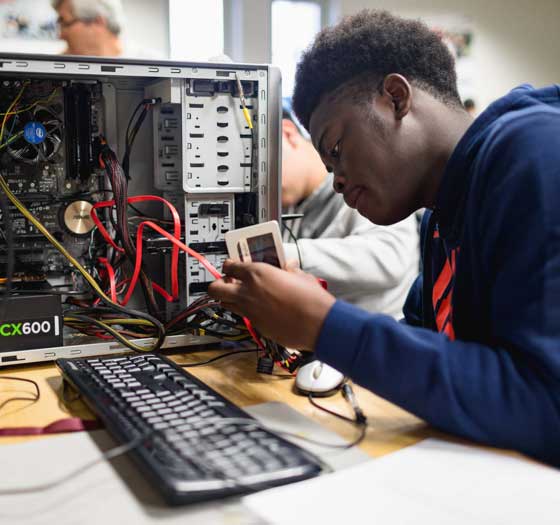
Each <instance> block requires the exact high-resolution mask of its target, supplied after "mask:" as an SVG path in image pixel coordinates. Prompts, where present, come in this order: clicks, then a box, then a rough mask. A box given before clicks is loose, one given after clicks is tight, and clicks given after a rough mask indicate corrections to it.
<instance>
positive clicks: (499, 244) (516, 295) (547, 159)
mask: <svg viewBox="0 0 560 525" xmlns="http://www.w3.org/2000/svg"><path fill="white" fill-rule="evenodd" d="M504 128H505V129H507V131H505V130H504V129H498V131H497V132H496V134H495V135H494V136H493V137H490V138H489V139H488V140H487V141H486V146H484V147H483V148H482V150H481V152H480V155H479V158H480V159H481V162H480V164H479V166H478V167H477V170H478V173H479V174H483V175H484V176H483V177H480V179H482V180H484V181H485V182H484V187H483V188H478V190H479V191H476V192H475V195H474V196H472V199H476V210H477V212H478V213H477V214H474V213H472V214H471V215H470V218H467V221H469V225H470V226H471V230H474V232H475V233H474V234H473V237H474V238H473V239H471V240H470V241H468V242H471V243H472V247H473V253H474V254H475V255H476V256H477V260H476V261H475V262H474V265H475V266H474V267H472V268H470V271H471V272H477V278H478V279H479V280H480V281H481V282H482V283H487V285H488V287H489V292H488V293H489V297H490V299H489V305H490V306H489V311H488V312H486V311H484V312H481V311H477V312H473V318H475V319H476V318H479V319H480V320H481V322H484V323H488V326H489V328H488V333H489V334H490V336H489V340H488V341H484V342H474V341H461V340H457V341H450V340H449V339H448V338H447V337H446V336H445V335H443V334H438V333H435V332H432V331H429V330H426V329H423V328H419V327H412V326H407V325H405V324H402V323H397V322H395V321H394V320H392V319H391V318H388V317H386V316H383V315H380V314H374V315H371V314H368V313H366V312H363V311H360V310H358V309H356V308H354V307H352V306H350V305H348V304H346V303H343V302H340V301H339V302H337V303H335V304H334V306H333V307H332V309H331V311H330V312H329V314H328V316H327V318H326V319H325V322H324V325H323V328H322V331H321V333H320V335H319V338H318V341H317V343H316V349H315V350H316V354H317V357H318V359H321V360H324V361H325V362H326V363H328V364H330V365H332V366H334V367H335V368H337V369H339V370H340V371H341V372H342V373H344V374H347V375H349V376H350V377H352V378H353V379H354V380H355V381H356V382H357V383H359V384H361V385H363V386H365V387H367V388H369V389H371V390H372V391H373V392H375V393H377V394H379V395H380V396H382V397H384V398H386V399H388V400H389V401H391V402H393V403H395V404H397V405H400V406H401V407H403V408H405V409H406V410H409V411H410V412H412V413H414V414H416V415H417V416H419V417H421V418H423V419H425V420H426V421H428V422H429V423H431V424H433V425H434V426H436V427H438V428H440V429H442V430H445V431H447V432H450V433H454V434H459V435H462V436H465V437H467V438H470V439H473V440H476V441H479V442H482V443H485V444H490V445H494V446H499V447H506V448H513V449H517V450H520V451H522V452H524V453H527V454H529V455H531V456H534V457H536V458H539V459H541V460H544V461H547V462H551V463H553V464H556V465H560V447H559V446H558V443H560V206H559V202H560V117H559V116H558V114H554V113H552V112H548V113H547V114H545V115H539V116H536V115H531V116H529V117H527V118H523V119H519V120H518V121H509V122H507V126H504ZM471 191H472V190H471ZM471 202H472V201H471ZM474 217H476V218H474Z"/></svg>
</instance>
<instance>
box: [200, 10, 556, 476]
mask: <svg viewBox="0 0 560 525" xmlns="http://www.w3.org/2000/svg"><path fill="white" fill-rule="evenodd" d="M294 107H295V111H296V114H297V115H298V117H299V119H300V121H301V122H302V124H303V125H304V126H305V127H306V128H308V129H309V130H310V132H311V137H312V140H313V144H314V145H315V147H316V148H317V149H318V151H319V152H320V154H321V157H322V159H323V162H324V163H325V164H326V166H327V168H328V169H330V170H332V171H333V172H334V186H335V189H336V191H338V192H340V193H343V195H344V199H345V200H346V202H347V203H348V204H349V205H350V206H353V207H355V208H357V209H358V210H359V212H360V213H361V214H362V215H364V216H366V217H368V218H369V219H370V220H371V221H373V222H375V223H379V224H391V223H394V222H396V221H399V220H401V219H402V218H403V217H406V216H408V215H410V213H412V212H413V211H414V210H415V209H417V208H420V207H422V206H425V207H427V208H431V209H432V212H431V213H430V212H427V219H426V221H427V223H425V224H424V226H425V227H424V239H423V240H424V244H423V262H424V264H423V281H422V280H420V281H417V282H416V283H415V286H414V287H413V289H412V291H411V294H410V295H409V299H408V300H407V305H406V307H405V315H406V318H407V320H408V322H409V323H410V324H416V325H419V326H410V325H406V324H402V323H397V322H395V321H394V320H393V319H391V318H389V317H387V316H384V315H381V314H368V313H366V312H363V311H361V310H359V309H357V308H355V307H353V306H350V305H348V304H345V303H343V302H341V301H335V299H334V298H333V297H332V296H331V295H329V294H328V293H327V292H326V291H324V290H323V289H322V288H321V287H320V286H319V285H318V284H316V282H315V280H314V279H313V277H311V276H308V275H307V274H304V273H303V272H300V273H297V272H292V273H290V272H283V271H281V270H278V269H276V268H273V267H271V266H268V265H264V264H232V263H230V264H226V265H224V271H225V273H226V275H228V276H230V277H233V278H235V279H234V280H231V279H230V280H228V281H229V282H226V281H224V282H221V281H220V282H216V283H213V284H212V286H211V287H210V292H211V293H212V294H213V296H214V297H217V298H219V299H221V300H222V302H223V304H224V305H225V306H226V307H229V308H231V309H232V310H234V311H236V312H239V313H242V314H244V315H247V316H248V317H249V318H250V319H251V320H252V321H253V323H254V325H255V326H256V327H257V328H258V329H260V330H261V331H262V333H264V334H266V335H267V336H269V337H272V338H274V339H276V340H278V341H279V342H281V343H284V344H285V345H288V346H292V347H302V348H308V349H314V350H315V352H316V355H317V358H318V359H320V360H322V361H324V362H326V363H328V364H330V365H332V366H334V367H335V368H338V369H339V370H340V371H341V372H343V373H344V374H347V375H349V376H350V377H352V378H353V379H354V380H355V381H357V382H358V383H360V384H362V385H364V386H366V387H368V388H370V389H371V390H372V391H374V392H376V393H377V394H379V395H381V396H383V397H385V398H386V399H388V400H390V401H392V402H394V403H396V404H398V405H400V406H402V407H404V408H405V409H407V410H409V411H411V412H413V413H415V414H417V415H418V416H420V417H422V418H424V419H425V420H426V421H428V422H429V423H431V424H433V425H434V426H436V427H438V428H441V429H443V430H445V431H448V432H452V433H456V434H460V435H462V436H465V437H468V438H471V439H474V440H476V441H479V442H482V443H486V444H490V445H495V446H499V447H507V448H514V449H517V450H520V451H522V452H525V453H527V454H529V455H532V456H534V457H536V458H539V459H541V460H544V461H547V462H550V463H553V464H556V465H560V447H559V446H558V443H560V206H559V205H558V203H559V202H560V88H559V87H558V86H552V87H548V88H544V89H541V90H535V89H533V88H531V87H530V86H521V87H519V88H517V89H514V90H513V91H512V92H511V93H509V94H508V95H506V96H505V97H503V98H501V99H499V100H498V101H496V102H495V103H494V104H492V105H491V106H490V107H489V108H488V109H487V110H486V111H485V112H484V113H482V114H481V115H480V116H479V117H478V118H477V120H476V121H474V122H473V121H472V119H471V117H470V116H469V115H468V114H467V112H466V111H465V109H464V108H463V106H462V104H461V101H460V99H459V96H458V94H457V89H456V77H455V70H454V64H453V59H452V57H451V55H450V54H449V52H448V51H447V48H446V46H445V45H444V44H442V42H441V41H440V40H439V39H438V38H437V36H436V35H435V34H433V33H432V32H430V30H429V29H428V28H427V27H426V26H424V25H423V24H421V23H420V22H417V21H408V20H403V19H400V18H397V17H394V16H391V15H390V14H388V13H385V12H371V11H365V12H361V13H360V14H358V15H356V16H353V17H351V18H349V19H346V20H344V21H343V22H342V23H341V24H339V25H338V26H336V27H334V28H331V29H326V30H325V31H323V32H322V33H321V34H320V35H319V36H318V37H317V39H316V41H315V43H314V45H313V46H312V47H311V48H310V50H309V51H308V52H307V53H306V54H305V55H304V57H303V59H302V62H301V63H300V65H299V69H298V75H297V87H296V90H295V95H294Z"/></svg>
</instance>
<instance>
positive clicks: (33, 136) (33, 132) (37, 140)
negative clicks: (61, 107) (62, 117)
mask: <svg viewBox="0 0 560 525" xmlns="http://www.w3.org/2000/svg"><path fill="white" fill-rule="evenodd" d="M23 138H24V139H25V140H26V141H27V142H29V143H30V144H41V142H44V141H45V139H46V138H47V130H46V129H45V126H43V124H41V123H40V122H34V121H33V122H28V123H27V124H26V125H25V126H24V128H23Z"/></svg>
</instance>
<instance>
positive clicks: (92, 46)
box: [64, 36, 123, 57]
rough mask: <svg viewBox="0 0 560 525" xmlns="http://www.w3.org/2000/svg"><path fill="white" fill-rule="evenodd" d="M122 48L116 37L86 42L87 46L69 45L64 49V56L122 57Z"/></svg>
mask: <svg viewBox="0 0 560 525" xmlns="http://www.w3.org/2000/svg"><path fill="white" fill-rule="evenodd" d="M122 52H123V46H122V43H121V41H120V39H119V38H118V37H116V36H111V37H108V38H99V39H97V40H95V41H91V42H88V44H87V45H81V46H75V47H72V46H71V45H70V44H69V45H68V48H67V49H66V51H65V53H64V54H66V55H88V56H98V57H116V56H120V55H122Z"/></svg>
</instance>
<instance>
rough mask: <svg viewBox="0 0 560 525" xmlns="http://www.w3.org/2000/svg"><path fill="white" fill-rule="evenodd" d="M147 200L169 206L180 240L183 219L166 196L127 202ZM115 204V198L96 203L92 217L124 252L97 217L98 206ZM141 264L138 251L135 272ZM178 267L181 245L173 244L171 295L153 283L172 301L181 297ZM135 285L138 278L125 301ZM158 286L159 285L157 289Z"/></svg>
mask: <svg viewBox="0 0 560 525" xmlns="http://www.w3.org/2000/svg"><path fill="white" fill-rule="evenodd" d="M147 201H157V202H161V203H163V204H165V205H166V206H167V207H168V208H169V210H170V211H171V215H172V217H173V236H174V238H175V239H177V240H179V239H180V238H181V219H180V217H179V214H178V213H177V210H176V209H175V207H174V206H173V205H172V204H171V203H170V202H169V201H167V200H165V199H164V198H162V197H159V196H157V195H138V196H136V197H129V198H128V199H127V202H129V203H135V202H147ZM114 205H115V201H114V200H110V201H101V202H97V203H95V204H94V205H93V207H92V210H91V218H92V219H93V222H94V223H95V225H96V226H97V228H98V230H99V231H100V233H101V235H102V236H103V238H104V239H105V240H106V241H107V242H108V243H109V244H110V245H111V246H112V247H113V248H114V249H116V250H117V251H119V252H124V249H123V248H121V247H119V246H117V245H116V244H115V241H114V240H113V239H112V238H111V236H110V235H109V232H108V231H107V230H106V229H105V226H103V224H102V223H101V221H100V220H99V218H98V217H97V212H96V211H95V210H96V209H97V208H106V207H109V206H114ZM140 253H141V252H140ZM141 264H142V257H141V255H140V256H139V254H138V253H137V254H136V261H135V273H136V268H138V271H139V270H140V267H141ZM178 267H179V247H178V246H177V245H173V248H172V251H171V296H169V294H168V293H167V292H166V291H165V290H163V288H161V287H160V286H158V285H156V284H155V283H152V284H153V286H154V290H157V291H158V292H159V293H162V292H163V293H162V295H163V296H164V297H165V298H166V300H168V301H169V300H171V301H172V300H174V299H177V298H178V297H179V276H178V271H179V268H178ZM135 286H136V280H134V281H133V282H132V283H131V287H130V288H129V293H127V296H126V298H125V301H127V302H128V299H129V298H130V295H132V291H134V287H135ZM156 286H157V289H156ZM167 297H171V299H167ZM122 304H123V306H124V305H125V304H126V302H125V303H122Z"/></svg>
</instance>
